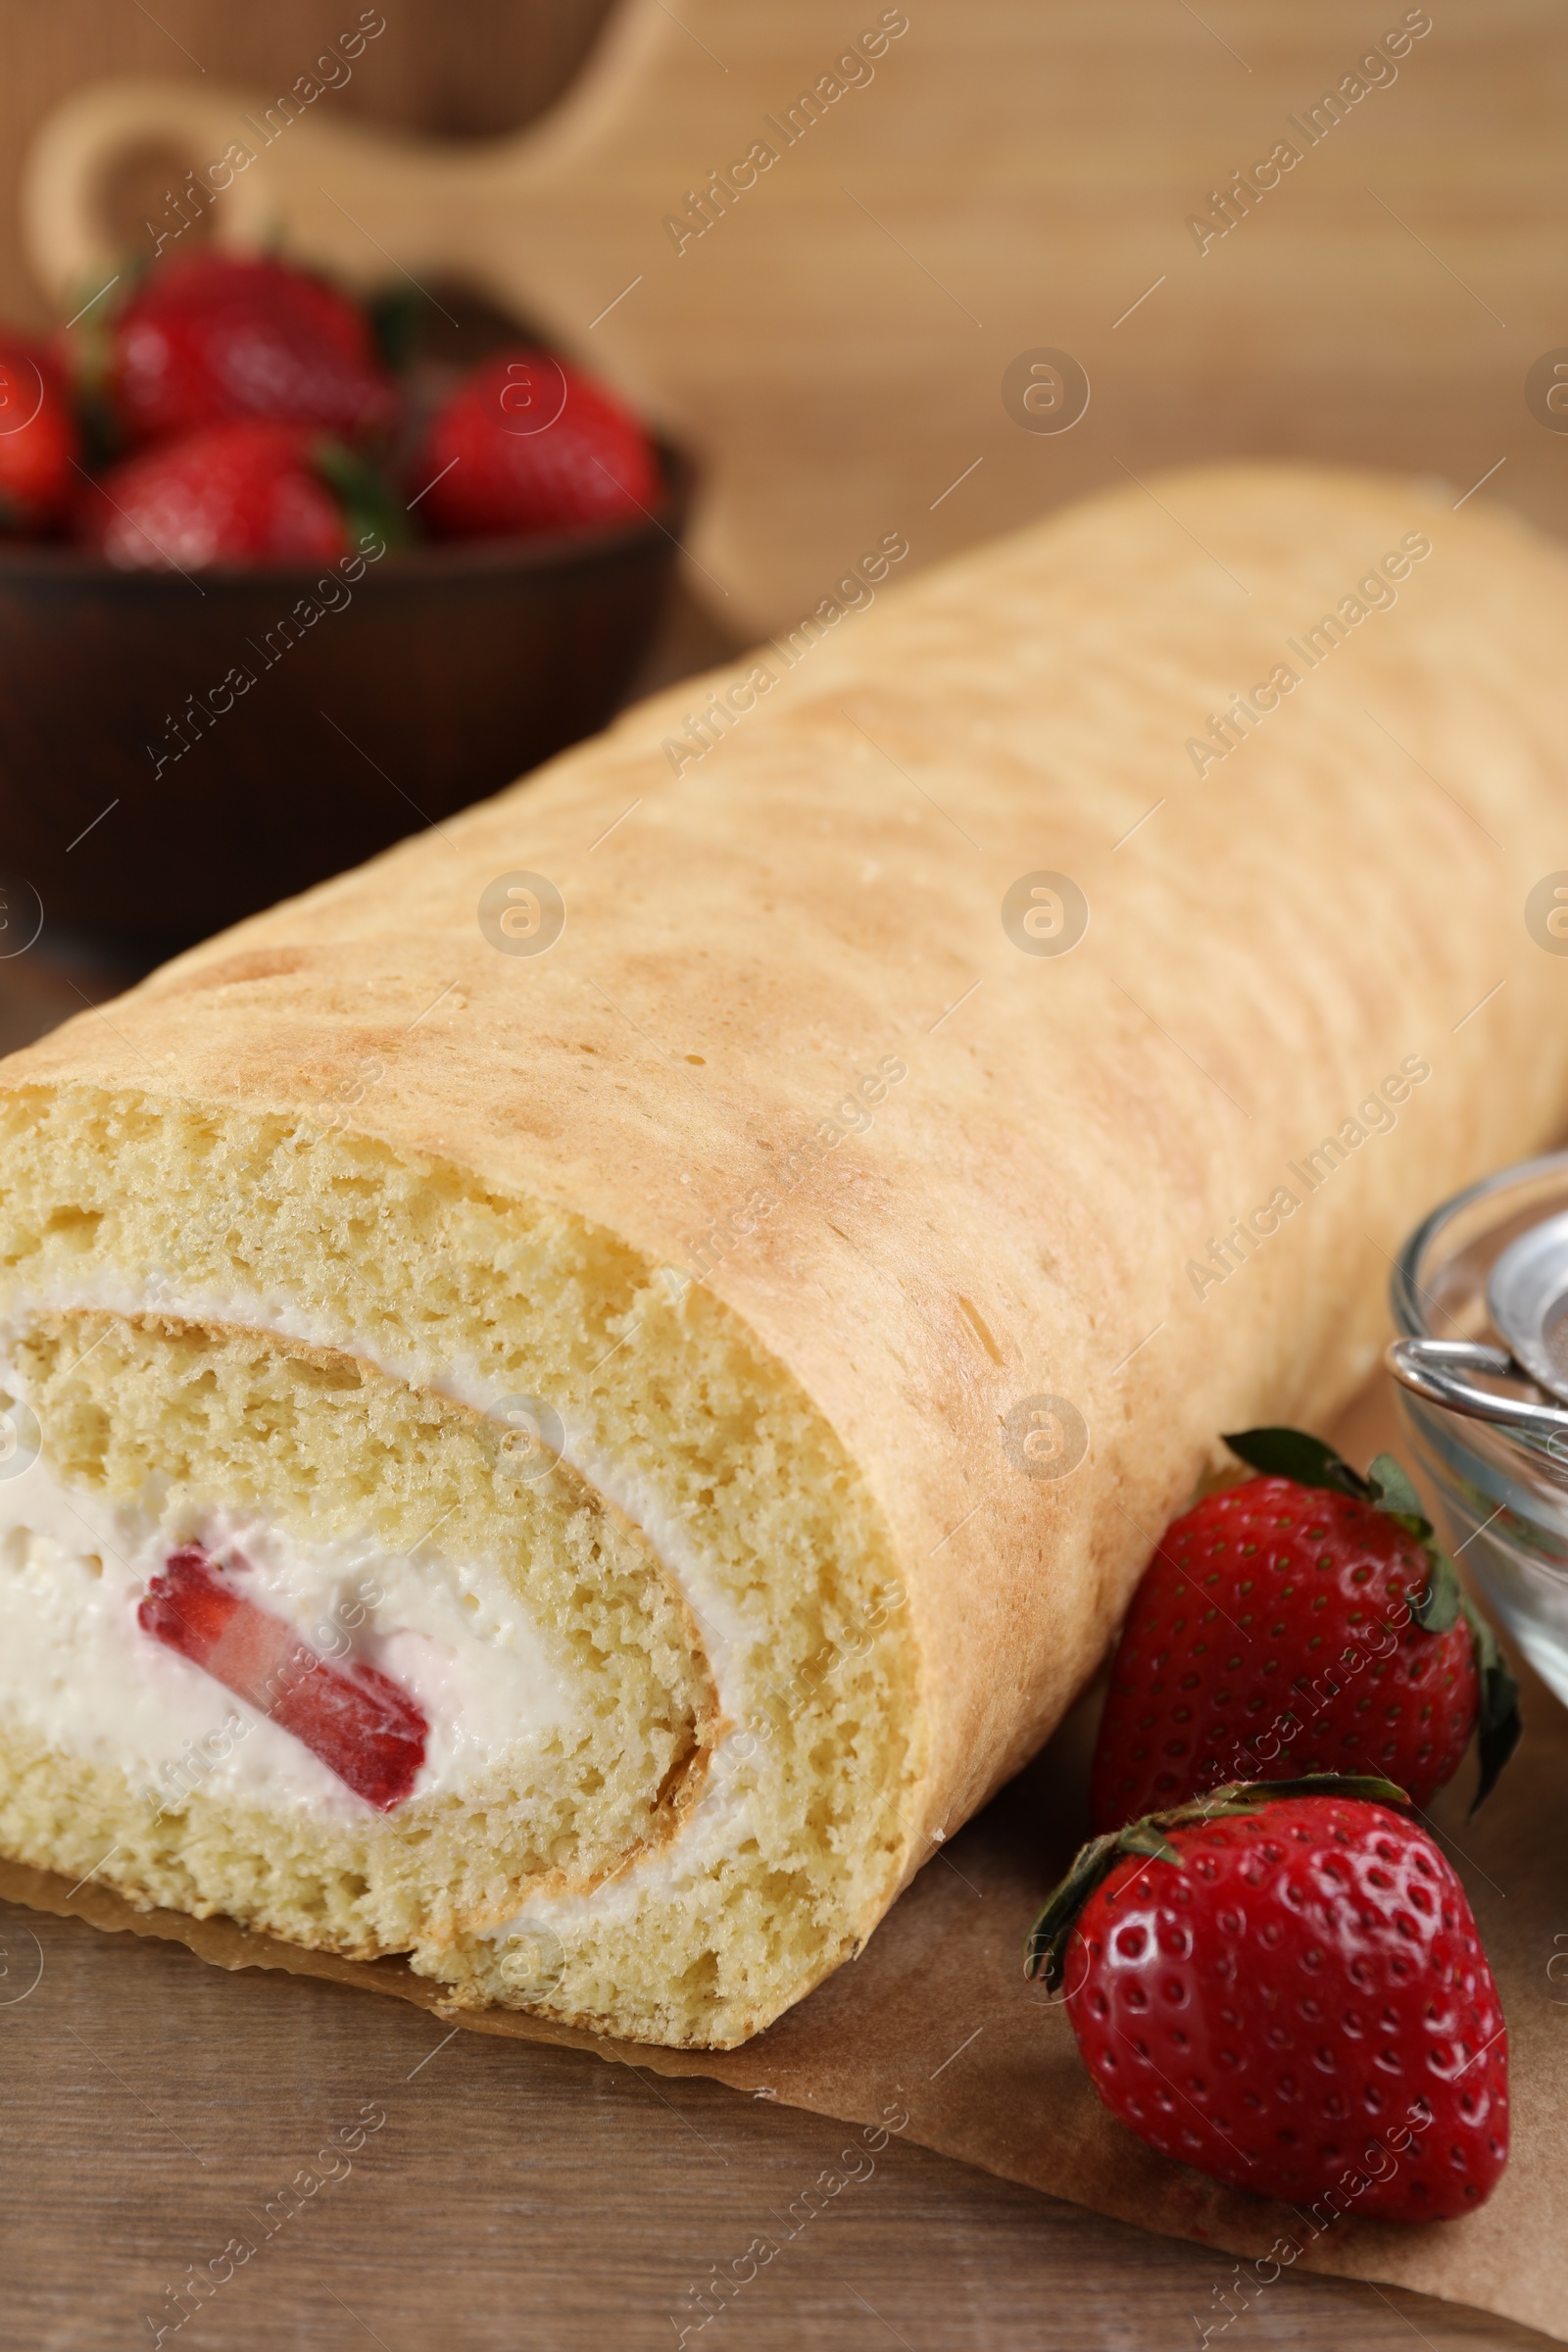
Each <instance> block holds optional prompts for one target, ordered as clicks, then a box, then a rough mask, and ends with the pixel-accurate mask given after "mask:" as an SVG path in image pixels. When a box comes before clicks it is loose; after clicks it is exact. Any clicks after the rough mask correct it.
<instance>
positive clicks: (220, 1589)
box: [136, 1544, 430, 1813]
mask: <svg viewBox="0 0 1568 2352" xmlns="http://www.w3.org/2000/svg"><path fill="white" fill-rule="evenodd" d="M136 1622H137V1624H138V1625H139V1626H140V1627H141V1629H142V1631H143V1633H145V1634H151V1636H152V1638H153V1640H154V1641H155V1642H162V1643H163V1644H164V1646H165V1648H166V1649H173V1650H177V1651H178V1652H179V1655H180V1656H181V1657H182V1658H189V1659H190V1661H191V1663H192V1664H193V1665H195V1666H200V1667H201V1668H203V1670H204V1671H205V1672H206V1673H208V1674H210V1675H211V1676H212V1677H213V1679H214V1681H215V1682H219V1683H221V1684H222V1686H223V1688H224V1690H225V1691H233V1692H234V1694H235V1696H236V1697H238V1698H243V1699H246V1700H248V1701H249V1703H250V1704H251V1705H252V1706H253V1707H256V1708H258V1709H259V1710H260V1712H261V1713H262V1714H263V1715H266V1716H268V1717H270V1720H271V1721H272V1722H273V1723H275V1724H278V1725H280V1726H281V1728H282V1729H283V1730H284V1731H285V1732H292V1733H293V1735H294V1737H295V1739H296V1740H303V1742H304V1743H305V1745H306V1746H307V1747H308V1748H309V1749H310V1750H311V1753H312V1754H313V1755H316V1756H319V1757H320V1759H321V1762H322V1763H323V1764H324V1765H326V1766H327V1768H328V1769H329V1770H330V1771H332V1772H335V1773H336V1774H337V1777H338V1779H339V1780H340V1781H344V1782H346V1783H347V1785H348V1786H349V1788H351V1789H353V1790H354V1792H355V1794H356V1795H357V1796H363V1797H364V1798H365V1799H366V1801H367V1803H368V1804H372V1805H377V1806H379V1807H380V1809H381V1811H382V1812H383V1813H388V1812H390V1811H391V1810H392V1807H393V1806H394V1805H400V1804H402V1802H403V1800H404V1798H405V1797H406V1796H408V1795H409V1793H410V1791H411V1790H412V1789H413V1787H414V1783H415V1779H416V1777H417V1773H418V1770H419V1767H420V1765H421V1764H422V1763H423V1762H424V1742H425V1735H426V1734H427V1732H428V1731H429V1728H430V1727H429V1725H428V1724H427V1723H426V1721H425V1718H424V1716H423V1714H422V1713H421V1712H420V1710H419V1708H418V1707H417V1706H416V1704H415V1702H414V1700H413V1699H412V1698H410V1697H409V1695H408V1693H407V1692H406V1691H402V1690H400V1689H399V1687H398V1685H397V1684H396V1683H394V1682H393V1681H392V1680H391V1679H390V1677H389V1676H387V1675H384V1674H381V1673H380V1672H378V1671H377V1669H376V1668H375V1667H374V1666H365V1665H353V1666H349V1667H342V1666H334V1665H332V1664H331V1663H330V1662H329V1661H328V1660H327V1659H325V1658H323V1657H321V1656H319V1654H318V1652H317V1651H315V1650H314V1649H312V1648H311V1646H310V1644H309V1643H308V1642H302V1641H301V1639H300V1637H299V1635H298V1634H296V1633H295V1632H294V1630H293V1628H292V1627H291V1626H288V1625H285V1624H284V1623H283V1620H282V1619H281V1618H280V1617H270V1616H269V1615H268V1613H267V1612H266V1610H265V1609H259V1608H258V1607H257V1606H256V1603H255V1602H254V1601H253V1600H248V1599H247V1598H246V1597H245V1595H244V1593H241V1592H239V1591H238V1590H237V1589H236V1587H235V1585H234V1582H233V1580H232V1578H231V1577H228V1576H225V1575H224V1574H223V1572H222V1571H221V1569H219V1568H217V1567H216V1566H215V1565H214V1563H213V1560H212V1557H211V1555H210V1554H209V1553H208V1552H207V1551H205V1550H204V1549H203V1547H202V1546H201V1544H185V1545H183V1546H182V1548H181V1549H180V1550H178V1551H173V1552H171V1553H170V1555H169V1558H168V1559H167V1560H166V1561H165V1563H164V1570H163V1574H162V1575H161V1576H155V1577H154V1578H153V1580H152V1582H151V1584H150V1585H149V1586H148V1588H147V1597H146V1599H145V1600H144V1601H143V1602H142V1603H141V1605H140V1607H139V1608H138V1609H137V1611H136Z"/></svg>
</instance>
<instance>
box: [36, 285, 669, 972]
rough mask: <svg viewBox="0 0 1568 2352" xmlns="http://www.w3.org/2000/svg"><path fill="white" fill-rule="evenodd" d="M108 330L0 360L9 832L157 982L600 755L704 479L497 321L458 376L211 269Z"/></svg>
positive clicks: (133, 308)
mask: <svg viewBox="0 0 1568 2352" xmlns="http://www.w3.org/2000/svg"><path fill="white" fill-rule="evenodd" d="M116 298H118V299H116ZM111 301H112V302H113V307H112V308H111V309H110V311H109V315H108V317H107V318H105V317H104V316H103V309H104V306H103V305H100V304H98V303H96V302H94V303H89V304H88V305H87V306H86V310H85V312H84V313H83V314H82V315H81V316H80V318H79V319H78V320H77V322H75V323H73V325H72V326H70V327H68V328H63V329H62V330H61V331H60V333H59V334H58V336H57V337H56V341H55V345H54V348H53V353H52V354H46V353H44V352H36V351H34V350H33V348H32V347H31V346H30V345H27V344H25V342H24V341H22V340H21V339H18V338H12V339H10V340H0V829H3V830H4V834H5V838H6V844H7V858H8V861H9V863H10V865H11V867H12V870H13V871H14V872H15V873H16V874H17V875H19V876H20V877H22V878H24V879H25V881H26V882H27V884H28V885H29V887H30V888H31V889H32V890H33V891H34V892H36V893H37V894H38V895H39V897H41V898H42V900H43V901H44V902H45V903H46V904H47V906H48V907H49V910H50V913H51V915H52V916H54V917H56V918H58V919H59V920H61V921H64V922H70V923H75V924H78V925H82V926H86V927H90V928H94V929H97V930H99V931H100V932H102V933H103V934H104V935H105V936H106V937H110V938H113V939H115V940H118V941H121V942H123V943H124V944H125V945H126V946H127V947H129V948H131V949H133V950H134V952H135V953H136V954H137V955H141V954H142V953H143V952H144V951H145V950H150V951H151V952H152V953H153V954H163V953H166V952H167V951H168V950H169V948H171V947H172V946H174V945H176V944H179V943H181V942H185V941H188V940H192V939H195V938H198V937H202V936H204V935H205V934H206V933H208V932H210V931H211V930H213V929H215V928H218V927H221V925H222V924H224V923H227V922H233V921H236V920H238V919H239V918H241V917H242V916H244V915H246V914H248V913H252V912H254V911H255V910H256V909H257V908H259V907H265V906H268V905H270V904H271V903H272V902H273V901H274V900H277V899H280V898H288V897H292V896H293V895H295V894H296V893H297V892H299V891H301V890H304V889H307V888H308V887H309V886H310V884H312V883H313V882H317V881H319V880H321V879H322V878H323V877H324V876H326V875H327V874H330V873H334V872H337V871H339V870H340V869H342V868H344V867H347V866H351V865H358V864H360V863H362V862H363V860H364V859H365V858H369V857H372V856H374V855H375V854H376V853H377V852H378V851H380V850H383V849H386V848H388V847H389V846H390V845H391V844H392V843H393V842H394V841H396V840H398V839H399V838H400V837H401V836H402V835H404V834H406V833H409V832H411V831H413V830H414V829H416V828H417V826H419V825H421V824H425V823H430V822H436V823H439V822H440V820H441V819H442V818H443V817H445V816H447V815H449V814H451V813H452V812H453V811H454V810H456V809H462V808H466V807H467V806H468V804H469V803H470V802H472V801H474V800H476V799H483V798H484V797H485V796H486V795H487V794H489V793H492V792H497V791H499V790H500V789H501V788H502V786H503V785H506V784H510V783H512V782H513V781H514V780H515V778H516V777H517V776H519V775H521V774H523V773H524V772H526V771H527V770H528V769H529V768H532V767H534V766H536V765H538V763H539V762H540V761H542V760H547V759H549V758H550V757H551V756H552V755H553V754H554V753H556V752H559V751H562V750H564V748H565V747H566V746H567V745H568V744H570V743H574V742H577V741H579V740H580V739H581V738H582V737H583V736H585V735H589V734H592V733H594V732H595V731H596V730H597V729H599V728H600V727H602V726H603V725H605V723H606V722H607V720H608V719H609V718H610V717H611V716H612V714H613V711H615V709H616V707H617V706H618V704H619V703H620V701H621V700H622V698H623V696H624V693H625V690H626V687H627V685H628V683H629V681H630V679H631V678H632V676H633V674H634V673H635V670H636V666H637V664H638V662H639V661H640V660H641V658H642V656H643V654H644V652H645V651H646V648H647V646H648V644H649V641H650V639H651V637H652V635H653V632H654V629H655V627H656V625H657V622H658V619H659V615H660V612H661V609H662V602H663V599H664V595H665V593H666V590H667V587H668V584H669V579H670V574H671V571H672V569H673V565H674V562H675V558H676V554H677V552H678V549H679V545H680V540H681V533H682V529H683V526H684V521H685V514H686V506H687V501H688V498H689V494H690V487H691V475H690V469H689V467H688V466H686V465H685V464H684V462H683V461H682V460H681V458H680V457H679V455H678V454H677V453H676V452H674V451H672V450H669V449H665V448H658V447H656V446H655V445H654V444H653V443H652V442H651V441H650V439H649V438H648V436H647V434H646V433H645V432H644V431H643V428H642V426H641V425H640V424H639V423H638V422H637V420H636V419H635V418H634V417H632V416H630V415H629V414H628V412H627V411H626V410H625V409H624V408H623V407H622V406H621V405H620V403H619V402H618V401H616V400H615V398H614V397H613V394H611V393H610V392H608V391H605V390H604V389H602V388H601V387H600V386H598V385H596V384H595V383H594V382H592V381H591V379H590V378H588V377H587V376H586V375H584V374H583V373H582V372H581V371H580V370H578V369H577V368H574V367H572V366H570V365H569V364H568V363H566V362H564V361H557V360H555V359H553V358H551V357H550V356H549V355H547V354H542V353H539V352H537V351H532V350H530V351H529V352H528V353H527V354H526V355H525V356H523V357H521V358H519V356H518V351H519V347H518V345H517V342H516V330H515V328H512V327H509V326H508V325H507V324H506V322H505V321H503V320H500V319H494V318H493V317H492V318H491V319H488V320H487V319H483V318H478V317H473V316H469V317H467V318H466V324H465V329H464V337H465V339H466V341H467V344H468V348H469V349H473V348H481V347H482V345H475V343H474V342H473V340H472V338H474V337H480V338H488V339H489V340H490V341H492V342H493V343H495V344H497V345H498V346H500V345H501V344H502V343H503V342H504V343H505V349H498V353H497V357H496V359H495V360H493V361H480V363H479V365H478V367H477V368H469V367H467V365H466V363H465V364H464V366H462V367H460V366H459V365H457V364H456V363H455V362H454V361H453V359H452V357H451V356H450V354H449V353H448V352H446V351H443V350H441V349H437V348H434V345H435V344H436V343H437V342H439V330H438V328H437V326H436V324H435V321H436V320H437V319H439V317H440V313H439V312H438V311H437V310H436V309H435V308H434V307H433V306H432V305H430V304H429V303H428V302H425V301H424V300H423V298H422V297H417V298H416V299H415V302H414V303H413V304H412V305H411V304H410V303H409V302H401V303H400V302H399V301H398V300H397V299H395V298H386V299H380V298H378V299H377V301H376V303H375V305H374V309H373V322H372V308H371V306H370V305H369V304H368V303H367V302H365V301H362V300H361V299H360V298H359V297H358V296H357V295H356V294H354V293H352V292H349V291H346V290H344V289H342V288H340V287H336V286H333V285H331V284H329V283H328V282H327V281H326V280H325V279H324V278H322V277H320V276H319V274H317V273H315V272H314V271H312V270H306V269H300V268H297V267H295V266H294V265H293V264H292V263H290V262H288V261H285V260H283V259H281V258H279V257H276V256H271V255H246V254H233V253H229V252H226V251H221V250H218V249H216V248H211V249H208V250H206V251H203V252H200V253H192V254H179V255H175V256H173V257H172V259H170V260H168V261H166V262H163V263H160V264H158V265H157V266H156V267H155V268H154V269H153V270H151V271H150V272H147V271H138V270H136V269H135V268H134V266H133V265H131V264H129V263H127V264H126V265H125V267H124V269H123V271H122V273H121V276H120V278H119V280H118V281H117V282H116V285H115V287H114V294H113V296H112V297H111ZM394 345H396V346H397V357H396V359H394V357H393V350H394ZM485 387H489V389H486V388H485ZM40 393H41V395H42V397H41V398H40ZM492 412H493V414H492ZM491 426H493V428H494V429H493V431H491V430H490V429H489V428H490V427H491ZM487 434H488V443H487ZM446 436H453V437H454V445H453V446H452V447H450V448H449V447H447V446H446V442H445V437H446ZM432 440H435V441H438V442H440V443H441V444H442V448H443V454H442V455H441V456H440V458H439V461H438V462H436V463H429V464H428V466H427V451H428V447H429V444H430V443H431V441H432ZM497 442H499V444H500V445H501V447H500V454H499V456H498V454H497V451H496V448H495V447H494V446H491V444H494V443H497ZM519 451H520V452H522V453H523V456H522V457H521V458H520V459H519V458H518V456H517V453H518V452H519ZM426 466H427V469H426ZM443 471H444V478H443V479H442V480H440V481H434V480H433V478H432V477H433V476H434V475H436V474H438V473H443ZM421 493H427V495H421ZM84 661H85V662H88V663H89V665H90V668H91V673H92V681H93V691H92V693H91V694H90V695H84V694H82V692H81V690H80V680H81V676H82V669H83V662H84ZM132 812H134V813H132Z"/></svg>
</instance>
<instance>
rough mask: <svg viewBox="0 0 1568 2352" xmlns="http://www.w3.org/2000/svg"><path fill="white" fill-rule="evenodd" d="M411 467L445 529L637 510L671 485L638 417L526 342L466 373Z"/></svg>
mask: <svg viewBox="0 0 1568 2352" xmlns="http://www.w3.org/2000/svg"><path fill="white" fill-rule="evenodd" d="M411 475H415V476H417V483H416V485H415V489H414V496H415V498H416V500H417V502H418V504H419V505H420V506H421V507H423V509H424V513H425V518H426V523H427V527H428V528H429V529H430V530H431V531H433V532H434V533H435V534H436V535H437V536H438V537H440V538H460V539H471V538H502V537H515V536H521V535H525V534H527V533H530V532H533V531H562V530H572V529H579V528H581V527H583V526H584V525H587V524H594V523H600V524H604V523H625V522H635V521H636V520H637V518H638V517H639V515H646V514H647V513H648V512H649V510H650V508H651V507H652V506H653V505H654V504H655V503H656V502H657V499H658V495H659V468H658V461H657V459H656V457H655V453H654V450H653V446H652V444H651V443H650V441H649V439H648V436H647V434H646V433H645V432H644V431H643V429H642V426H641V425H640V424H639V423H638V422H637V420H636V418H635V417H632V416H631V415H630V414H629V413H628V412H627V411H626V410H625V409H624V408H622V406H621V405H620V403H619V401H617V400H616V399H614V397H613V395H612V394H611V393H609V392H607V391H605V390H604V389H603V387H602V386H600V385H598V384H596V383H595V382H594V381H593V380H592V378H591V377H589V376H586V375H584V374H583V373H582V372H581V370H580V369H578V368H571V367H568V366H566V364H565V363H564V362H563V361H561V360H558V359H555V358H553V357H552V356H551V355H550V354H549V353H548V352H542V351H534V350H529V349H525V348H519V349H515V350H509V351H500V352H496V353H495V354H494V355H493V356H492V357H491V358H489V359H487V360H484V361H482V362H481V363H480V365H479V366H478V367H477V368H474V369H473V370H472V372H471V373H470V374H469V375H468V376H466V378H465V380H464V381H463V383H461V384H460V385H459V386H458V388H457V390H456V391H455V392H454V393H453V394H452V395H451V397H450V398H449V399H448V400H447V401H446V402H445V403H444V404H443V406H442V407H441V408H440V409H439V410H438V412H437V414H436V416H435V417H434V418H433V420H432V422H431V424H430V427H429V430H428V431H427V433H426V434H425V436H424V438H423V440H422V442H421V443H420V445H419V448H418V452H417V456H416V459H415V461H414V464H413V466H412V468H411ZM419 484H422V485H423V487H422V488H420V487H419V486H418V485H419Z"/></svg>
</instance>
